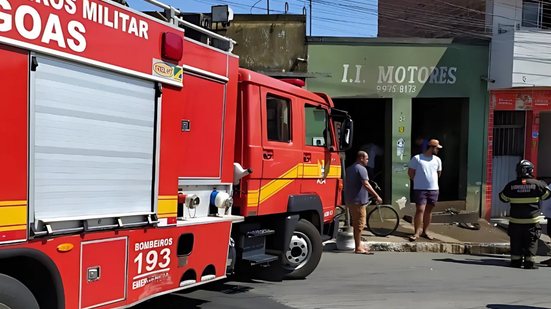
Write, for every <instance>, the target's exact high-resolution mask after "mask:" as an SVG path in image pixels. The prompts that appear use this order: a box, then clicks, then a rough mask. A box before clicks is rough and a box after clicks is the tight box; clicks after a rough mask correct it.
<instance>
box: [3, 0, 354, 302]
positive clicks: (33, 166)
mask: <svg viewBox="0 0 551 309" xmlns="http://www.w3.org/2000/svg"><path fill="white" fill-rule="evenodd" d="M155 2H156V1H155ZM162 6H163V7H164V5H162ZM164 8H168V7H164ZM167 12H169V13H170V14H171V15H169V16H168V18H169V19H170V18H171V17H172V18H173V21H174V20H176V23H180V22H181V20H180V21H179V20H178V18H177V17H176V16H174V14H175V12H176V13H177V11H176V10H174V9H172V8H169V10H167ZM212 36H213V37H215V38H217V39H220V37H219V36H218V35H216V34H212ZM227 42H229V46H231V41H230V40H228V41H227ZM0 72H1V82H0V136H1V137H2V146H3V147H2V149H3V150H2V151H1V152H0V169H1V170H2V172H3V173H2V175H3V177H2V178H1V179H0V188H1V189H0V304H3V305H5V306H7V307H8V308H25V309H27V308H38V307H40V308H120V307H128V306H131V305H134V304H136V303H139V302H142V301H144V300H147V299H149V298H151V297H154V296H158V295H162V294H166V293H170V292H174V291H177V290H181V289H185V288H189V287H192V286H196V285H200V284H204V283H208V282H212V281H213V280H219V279H222V278H225V277H226V274H227V273H228V271H230V272H231V271H233V268H234V266H236V264H238V265H244V264H247V265H248V264H250V265H256V266H259V265H261V266H265V267H260V268H258V269H257V271H259V272H265V273H266V276H267V277H269V278H272V279H276V278H277V279H279V278H283V276H290V277H305V276H307V275H308V274H309V273H311V272H312V271H313V270H314V269H315V267H316V266H317V263H318V261H319V256H320V255H321V235H330V234H332V233H334V232H335V231H336V226H335V223H334V222H333V218H334V216H333V215H334V214H333V210H334V207H335V204H336V203H338V202H340V201H339V198H338V196H339V192H340V189H339V188H340V187H341V186H342V184H341V182H340V180H339V177H340V172H341V170H340V159H339V157H338V152H337V151H338V149H337V145H338V142H337V140H339V142H340V143H341V144H343V143H344V139H343V137H342V136H336V135H335V133H334V132H335V129H336V128H335V127H334V126H335V124H334V121H335V119H336V118H335V119H333V118H332V117H333V115H335V117H336V116H337V115H338V114H339V113H338V111H335V110H333V109H332V103H331V101H330V100H329V99H328V98H326V97H325V98H324V97H323V96H318V95H315V94H312V93H309V92H307V91H306V90H303V89H300V88H298V87H296V86H293V85H291V84H289V83H285V82H282V81H277V80H274V79H271V78H268V77H266V76H263V75H260V74H257V73H254V72H250V71H247V70H242V69H239V68H238V58H237V57H236V56H235V55H233V54H231V51H228V50H220V49H218V48H213V47H211V46H209V44H204V43H201V42H197V41H194V40H190V39H188V38H185V33H184V31H183V30H182V29H181V28H179V27H176V26H174V25H172V24H170V23H167V22H163V21H160V20H159V19H157V18H154V17H152V16H149V15H146V14H142V13H139V12H135V11H132V10H130V9H128V8H126V7H124V6H121V5H119V4H116V3H112V2H105V1H99V0H82V1H76V0H64V1H38V0H36V1H24V0H0ZM341 116H342V115H341ZM344 116H346V115H344ZM343 119H345V123H346V121H348V120H346V117H344V118H343ZM348 122H349V121H348ZM345 127H346V125H345ZM350 130H351V129H350ZM342 131H343V132H344V131H345V130H342ZM236 132H237V133H236ZM343 136H344V134H343ZM326 141H327V142H326ZM242 167H245V169H243V168H242ZM249 169H250V170H249ZM251 171H252V173H250V172H251ZM249 173H250V175H248V174H249ZM232 206H233V207H232ZM292 243H298V244H300V245H299V246H298V247H297V246H295V247H293V246H292V245H290V244H292Z"/></svg>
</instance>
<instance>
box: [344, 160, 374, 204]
mask: <svg viewBox="0 0 551 309" xmlns="http://www.w3.org/2000/svg"><path fill="white" fill-rule="evenodd" d="M364 180H369V177H368V176H367V169H366V168H365V166H363V165H361V164H360V163H358V162H356V163H354V164H352V165H350V166H349V167H348V168H347V169H346V179H345V182H344V200H345V202H346V204H356V205H364V204H367V203H368V202H369V194H368V191H367V189H366V188H365V186H364Z"/></svg>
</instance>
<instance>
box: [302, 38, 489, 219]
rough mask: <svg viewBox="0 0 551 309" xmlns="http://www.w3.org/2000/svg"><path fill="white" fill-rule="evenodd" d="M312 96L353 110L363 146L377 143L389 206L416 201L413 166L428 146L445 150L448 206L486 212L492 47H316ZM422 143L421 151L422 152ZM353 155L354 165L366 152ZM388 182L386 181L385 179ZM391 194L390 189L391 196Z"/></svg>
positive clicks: (440, 43)
mask: <svg viewBox="0 0 551 309" xmlns="http://www.w3.org/2000/svg"><path fill="white" fill-rule="evenodd" d="M308 71H309V73H310V74H311V75H312V76H314V78H309V79H308V80H307V88H308V90H310V91H316V92H318V91H319V92H325V93H327V94H329V96H331V98H333V100H334V101H335V104H336V107H337V108H340V109H345V110H349V111H350V113H351V115H352V117H353V119H354V121H355V128H356V130H355V136H356V137H355V138H354V141H355V142H356V143H357V144H366V143H370V142H373V141H375V143H378V144H380V146H381V148H383V149H384V151H383V153H382V154H381V156H380V157H379V158H378V159H377V160H378V161H379V162H381V163H380V164H379V165H380V166H381V167H380V168H379V175H378V176H377V177H379V178H380V179H381V180H382V181H383V183H384V185H386V187H387V188H386V189H387V190H386V191H385V195H386V197H385V202H387V203H392V204H393V205H394V206H397V203H396V201H397V200H398V199H401V198H402V197H405V198H406V199H407V200H408V201H409V200H410V181H409V178H408V176H407V164H408V162H409V159H410V157H411V156H412V155H414V154H416V153H418V152H419V149H420V148H417V146H418V144H421V142H420V141H421V140H425V141H426V140H427V139H429V138H438V139H439V140H440V142H441V143H442V144H443V145H444V149H443V151H442V153H441V154H440V155H439V156H440V157H441V158H442V160H443V174H442V178H441V180H440V187H441V200H442V201H448V202H449V203H450V205H451V207H459V208H464V209H466V210H469V211H480V210H481V209H482V207H481V203H482V201H484V196H483V193H484V192H485V190H484V188H483V185H484V183H485V181H484V180H485V179H484V177H485V166H486V164H485V161H486V155H485V154H486V147H487V143H486V140H487V138H486V136H487V130H486V124H487V117H488V116H487V115H488V91H487V81H486V76H487V71H488V44H487V42H469V43H454V42H452V41H451V40H447V39H431V40H426V39H408V40H389V39H349V38H327V37H312V38H310V39H309V41H308ZM416 142H417V144H416ZM357 144H356V145H355V146H354V148H353V149H352V150H351V151H350V152H349V153H347V164H350V162H351V161H353V160H351V159H350V157H352V156H353V154H354V153H355V152H356V151H358V150H359V149H360V145H357ZM380 174H384V175H383V176H381V175H380ZM388 187H390V188H388Z"/></svg>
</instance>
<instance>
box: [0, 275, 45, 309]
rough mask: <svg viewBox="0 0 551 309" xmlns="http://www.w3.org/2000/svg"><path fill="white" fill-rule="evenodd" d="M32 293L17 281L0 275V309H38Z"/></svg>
mask: <svg viewBox="0 0 551 309" xmlns="http://www.w3.org/2000/svg"><path fill="white" fill-rule="evenodd" d="M39 308H40V307H39V306H38V302H37V301H36V299H35V298H34V295H33V293H32V292H31V291H30V290H29V289H28V288H27V287H26V286H25V285H24V284H23V283H21V282H20V281H19V280H17V279H15V278H13V277H10V276H6V275H4V274H0V309H39Z"/></svg>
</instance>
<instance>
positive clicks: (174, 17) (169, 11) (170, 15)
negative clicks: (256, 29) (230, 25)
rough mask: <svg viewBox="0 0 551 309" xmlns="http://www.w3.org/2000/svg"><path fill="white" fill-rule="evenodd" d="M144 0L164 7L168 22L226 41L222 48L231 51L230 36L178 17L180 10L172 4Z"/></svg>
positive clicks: (232, 42) (210, 37) (232, 43)
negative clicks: (224, 46)
mask: <svg viewBox="0 0 551 309" xmlns="http://www.w3.org/2000/svg"><path fill="white" fill-rule="evenodd" d="M144 1H145V2H148V3H150V4H153V5H155V6H158V7H160V8H162V9H164V10H165V14H166V15H167V16H166V17H167V19H169V21H170V23H172V24H174V25H176V26H178V27H180V26H185V27H188V28H191V29H193V30H195V31H197V32H201V33H202V34H205V35H206V36H207V37H208V38H209V39H216V40H220V41H223V42H227V43H228V46H227V48H226V49H224V51H227V52H230V53H231V52H232V50H233V45H234V44H235V43H236V42H235V41H234V40H232V39H231V38H228V37H225V36H223V35H220V34H218V33H215V32H213V31H210V30H208V29H205V28H202V27H200V26H197V25H195V24H193V23H190V22H188V21H185V20H183V19H182V18H180V17H178V15H179V14H181V13H182V12H181V11H180V10H178V9H176V8H175V7H173V6H170V5H168V4H164V3H162V2H160V1H157V0H144Z"/></svg>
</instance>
